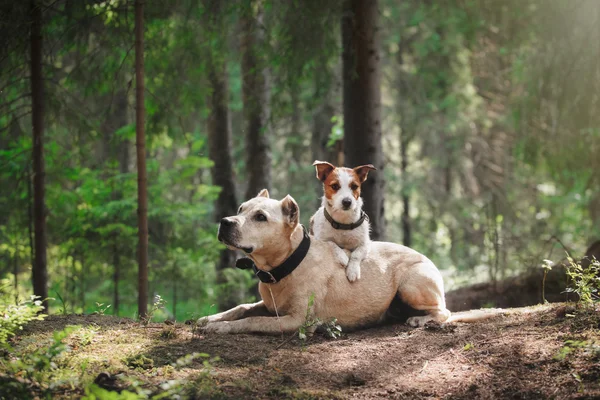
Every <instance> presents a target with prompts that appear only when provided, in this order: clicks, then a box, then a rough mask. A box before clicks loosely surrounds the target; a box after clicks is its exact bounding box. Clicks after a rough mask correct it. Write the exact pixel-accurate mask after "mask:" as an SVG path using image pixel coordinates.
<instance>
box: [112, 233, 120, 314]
mask: <svg viewBox="0 0 600 400" xmlns="http://www.w3.org/2000/svg"><path fill="white" fill-rule="evenodd" d="M120 262H121V257H119V245H118V244H117V242H116V241H115V242H114V245H113V268H114V272H113V304H112V306H113V307H112V308H113V315H119V306H120V304H119V281H120V280H121V264H120Z"/></svg>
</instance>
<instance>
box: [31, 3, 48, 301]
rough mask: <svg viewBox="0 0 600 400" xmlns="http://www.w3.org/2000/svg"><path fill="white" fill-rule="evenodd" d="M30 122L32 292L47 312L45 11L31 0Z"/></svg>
mask: <svg viewBox="0 0 600 400" xmlns="http://www.w3.org/2000/svg"><path fill="white" fill-rule="evenodd" d="M30 5H31V103H32V105H31V119H32V124H33V223H34V230H35V244H34V246H35V251H34V263H33V270H32V280H33V293H34V294H35V295H36V296H39V297H40V298H41V299H42V301H43V306H44V312H48V300H47V299H48V270H47V259H46V241H47V239H46V209H45V207H46V205H45V199H44V197H45V183H44V179H45V175H46V172H45V166H44V81H43V76H42V9H41V6H40V4H38V2H37V1H36V0H31V3H30Z"/></svg>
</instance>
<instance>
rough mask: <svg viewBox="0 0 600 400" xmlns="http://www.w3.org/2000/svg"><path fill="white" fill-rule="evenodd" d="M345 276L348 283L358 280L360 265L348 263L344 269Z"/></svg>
mask: <svg viewBox="0 0 600 400" xmlns="http://www.w3.org/2000/svg"><path fill="white" fill-rule="evenodd" d="M346 276H347V277H348V280H349V281H350V282H354V281H356V280H358V279H360V264H359V263H356V262H350V263H348V266H347V267H346Z"/></svg>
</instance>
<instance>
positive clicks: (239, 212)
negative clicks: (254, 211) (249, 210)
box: [238, 206, 242, 214]
mask: <svg viewBox="0 0 600 400" xmlns="http://www.w3.org/2000/svg"><path fill="white" fill-rule="evenodd" d="M241 213H242V206H240V208H238V214H241Z"/></svg>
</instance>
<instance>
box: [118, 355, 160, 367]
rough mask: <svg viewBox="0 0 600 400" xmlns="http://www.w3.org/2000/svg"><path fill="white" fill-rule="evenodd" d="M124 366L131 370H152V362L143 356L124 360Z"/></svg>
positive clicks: (134, 356)
mask: <svg viewBox="0 0 600 400" xmlns="http://www.w3.org/2000/svg"><path fill="white" fill-rule="evenodd" d="M125 365H127V366H128V367H129V368H131V369H138V368H139V369H152V368H154V360H153V359H151V358H150V357H147V356H145V355H143V354H136V355H133V356H129V357H127V358H126V359H125Z"/></svg>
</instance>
